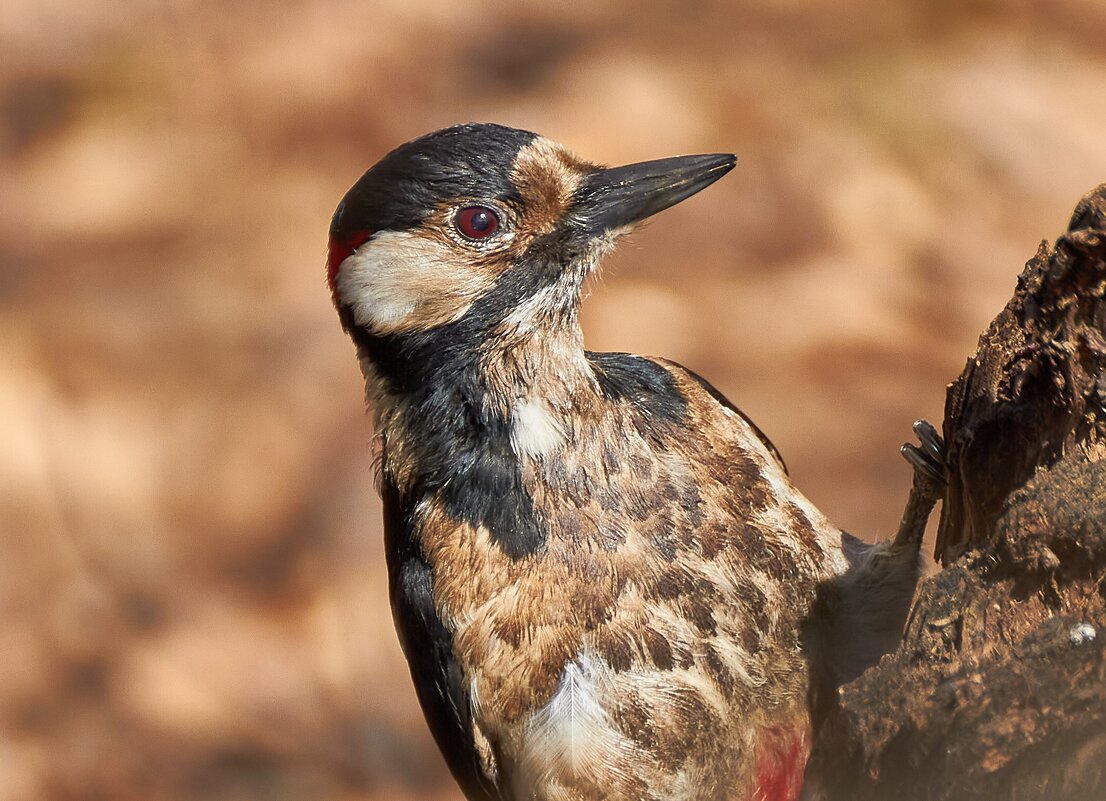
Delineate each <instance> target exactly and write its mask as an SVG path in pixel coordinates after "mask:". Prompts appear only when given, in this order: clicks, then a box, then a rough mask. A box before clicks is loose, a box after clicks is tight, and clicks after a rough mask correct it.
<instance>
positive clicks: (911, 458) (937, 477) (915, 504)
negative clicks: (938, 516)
mask: <svg viewBox="0 0 1106 801" xmlns="http://www.w3.org/2000/svg"><path fill="white" fill-rule="evenodd" d="M914 434H915V436H917V437H918V442H919V444H918V445H914V444H913V443H910V442H908V443H906V444H905V445H903V446H902V448H900V449H899V451H900V453H902V456H903V458H904V459H906V461H908V462H909V463H910V466H911V467H913V468H914V485H913V486H912V487H911V489H910V497H909V498H908V499H907V502H906V510H905V511H904V513H903V517H902V521H901V522H900V523H899V531H898V535H897V536H896V537H895V542H896V543H897V544H904V543H921V541H922V536H923V535H924V534H925V526H926V521H927V520H928V519H929V515H930V512H932V511H933V507H934V505H936V503H937V501H939V500H941V498H943V497H944V496H945V488H946V487H947V486H948V476H949V469H948V463H947V462H946V461H945V441H944V440H943V439H942V438H941V435H940V434H938V433H937V429H935V428H934V427H933V426H932V425H930V424H929V423H928V422H926V421H925V420H919V421H917V422H916V423H914Z"/></svg>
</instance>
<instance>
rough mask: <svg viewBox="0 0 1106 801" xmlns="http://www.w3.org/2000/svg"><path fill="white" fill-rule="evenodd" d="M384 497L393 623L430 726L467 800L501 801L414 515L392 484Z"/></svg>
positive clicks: (383, 490)
mask: <svg viewBox="0 0 1106 801" xmlns="http://www.w3.org/2000/svg"><path fill="white" fill-rule="evenodd" d="M381 496H382V499H383V501H384V547H385V553H386V556H387V560H388V579H389V585H390V591H391V600H392V617H393V619H394V621H395V626H396V633H397V634H398V635H399V642H400V645H401V646H402V647H403V653H404V656H406V657H407V665H408V667H409V668H410V670H411V679H412V681H413V682H414V684H415V693H416V695H417V696H418V699H419V704H420V706H422V712H423V715H424V716H425V718H426V724H427V726H428V727H429V728H430V733H431V734H433V735H434V740H435V742H436V743H437V744H438V748H439V750H441V752H442V756H443V757H445V761H446V764H447V765H448V766H449V770H450V772H451V773H452V774H453V778H454V779H455V780H456V781H457V784H459V785H460V787H461V791H462V792H463V793H464V794H465V798H467V799H469V801H496V799H498V798H499V795H498V793H497V792H496V791H495V788H494V786H493V785H492V783H491V781H490V780H489V778H488V777H487V776H486V775H485V774H484V771H483V769H482V768H481V767H480V760H479V756H478V755H477V753H476V745H475V740H474V737H473V730H472V713H471V709H470V707H469V700H468V695H467V694H466V693H465V690H464V677H463V675H462V672H461V666H460V664H459V663H458V662H457V660H456V658H455V657H454V655H453V638H452V635H451V634H450V633H449V630H448V629H446V627H445V625H443V623H442V621H441V619H440V618H439V617H438V612H437V609H436V607H435V605H434V594H433V575H432V573H431V570H430V567H429V566H428V565H427V564H426V562H425V560H424V559H423V557H422V554H421V552H420V549H419V547H418V544H417V543H416V542H415V541H414V539H413V538H412V536H411V522H412V521H411V517H410V514H411V509H410V508H409V507H408V505H407V504H405V503H404V500H403V498H402V497H401V496H400V494H399V491H398V490H397V489H396V487H395V485H394V484H392V482H391V481H389V480H388V479H387V478H385V479H384V481H383V486H382V487H381Z"/></svg>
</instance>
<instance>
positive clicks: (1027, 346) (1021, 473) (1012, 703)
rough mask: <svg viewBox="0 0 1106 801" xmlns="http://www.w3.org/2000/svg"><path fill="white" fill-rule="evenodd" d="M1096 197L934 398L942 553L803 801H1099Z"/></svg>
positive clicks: (1103, 406)
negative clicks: (938, 415) (943, 479)
mask: <svg viewBox="0 0 1106 801" xmlns="http://www.w3.org/2000/svg"><path fill="white" fill-rule="evenodd" d="M1104 292H1106V185H1103V186H1100V187H1099V188H1098V189H1096V190H1095V191H1094V192H1092V193H1091V194H1090V195H1088V196H1087V197H1086V198H1084V199H1083V200H1082V201H1081V202H1080V203H1079V205H1078V206H1077V207H1076V210H1075V213H1074V215H1073V217H1072V221H1071V224H1070V226H1069V228H1068V232H1067V233H1066V234H1064V235H1063V236H1062V237H1060V239H1059V240H1057V242H1056V244H1055V246H1054V247H1052V248H1049V247H1048V246H1047V244H1046V243H1042V245H1041V248H1040V250H1039V251H1038V252H1037V255H1036V256H1034V257H1033V258H1032V259H1031V260H1030V261H1029V263H1028V264H1027V265H1026V267H1025V270H1024V271H1023V273H1022V274H1021V276H1020V277H1019V279H1018V285H1017V289H1016V291H1015V293H1014V297H1013V298H1012V299H1011V300H1010V302H1009V303H1008V304H1007V306H1006V308H1005V309H1003V310H1002V312H1001V313H1000V314H999V315H998V317H996V318H995V320H994V321H993V322H992V323H991V325H990V327H989V328H988V330H987V331H986V332H985V333H984V334H983V335H982V336H981V337H980V340H979V346H978V348H977V350H976V353H975V355H974V356H973V357H972V358H971V359H969V360H968V363H967V365H966V366H965V368H964V371H963V373H962V374H961V375H960V377H959V378H958V379H957V380H956V381H954V382H953V383H952V384H951V385H950V386H949V389H948V395H947V399H946V405H945V420H944V436H945V440H946V442H947V443H948V451H947V459H948V464H949V471H950V475H949V483H948V489H947V493H946V496H945V498H944V504H943V506H942V513H941V523H940V528H939V531H938V538H937V548H936V556H937V558H938V560H939V561H940V562H941V564H942V565H943V569H942V570H941V571H940V572H939V573H937V574H936V575H934V576H932V577H930V578H929V579H927V580H926V581H925V582H924V583H923V585H922V587H921V588H920V590H919V594H918V597H917V599H916V601H915V606H914V609H913V611H912V613H911V618H910V621H909V623H908V625H907V630H906V634H905V637H904V641H903V644H902V646H901V647H900V648H899V649H898V650H897V651H896V652H894V653H893V654H891V655H889V656H887V657H885V658H884V659H883V661H882V662H881V663H880V664H879V665H878V666H877V667H875V668H873V669H871V670H869V671H868V672H866V673H865V674H864V675H863V676H861V677H860V678H859V679H857V680H856V681H854V682H852V683H851V684H849V685H847V686H845V687H844V688H842V689H841V690H840V692H839V695H838V699H837V702H838V703H837V706H836V708H835V709H834V710H833V712H832V713H831V714H830V716H829V719H828V720H827V722H826V724H825V726H824V727H823V728H822V729H821V731H820V733H819V738H818V740H817V742H816V744H815V750H814V754H813V756H812V758H811V763H810V766H809V768H808V784H807V793H806V797H808V798H812V799H813V798H817V799H842V801H844V799H849V801H864V800H865V799H873V800H874V799H895V800H896V801H913V800H914V799H918V800H920V799H927V801H936V800H937V799H942V800H943V799H949V800H950V801H951V800H952V799H957V801H963V800H964V799H1017V800H1018V801H1030V800H1031V799H1041V800H1042V801H1044V799H1049V801H1056V800H1057V799H1071V800H1072V801H1090V800H1092V799H1100V798H1106V651H1104V646H1106V601H1104V589H1103V585H1104V581H1103V579H1104V577H1106V573H1104V568H1106V299H1104Z"/></svg>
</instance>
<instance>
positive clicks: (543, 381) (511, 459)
mask: <svg viewBox="0 0 1106 801" xmlns="http://www.w3.org/2000/svg"><path fill="white" fill-rule="evenodd" d="M575 329H576V330H575V331H573V330H572V328H571V327H569V329H568V330H563V329H549V328H546V329H545V330H544V332H543V334H542V335H539V334H537V333H536V332H535V333H534V334H533V335H532V336H531V337H526V338H517V337H497V336H492V337H490V338H488V339H485V340H484V341H483V342H481V343H480V346H479V347H463V346H461V347H458V342H456V341H450V340H448V339H444V340H443V339H438V338H437V337H432V336H425V335H405V336H403V337H387V336H385V337H380V336H374V335H372V334H369V333H368V332H365V331H363V330H362V332H361V333H360V334H359V335H357V336H355V341H357V344H358V347H359V350H360V351H361V354H362V364H363V368H364V370H365V374H366V383H367V388H368V395H369V398H370V403H371V404H372V405H373V407H374V411H375V413H376V416H377V430H378V433H379V435H380V438H381V443H382V458H381V467H382V470H383V471H384V473H385V478H386V479H388V480H389V481H392V482H394V483H395V485H396V486H397V488H398V489H399V491H400V493H401V494H402V495H404V496H405V497H407V498H410V499H413V500H415V501H417V500H418V499H420V498H431V497H432V498H434V499H435V500H436V501H437V502H438V503H440V504H441V505H442V507H443V510H444V511H445V512H446V513H447V514H448V515H449V516H450V517H452V518H453V519H455V520H458V521H461V522H464V523H468V524H470V525H472V526H473V527H476V528H479V527H484V528H485V529H486V530H487V531H488V532H489V535H490V536H491V539H492V541H493V542H495V543H496V545H498V546H499V547H500V548H501V549H502V550H503V551H504V552H505V553H507V554H508V555H509V556H511V557H512V558H522V557H525V556H528V555H530V554H532V553H534V552H536V551H537V550H539V549H540V548H541V547H542V546H543V545H544V543H545V541H546V536H547V531H546V526H545V523H544V521H543V520H542V519H541V516H540V515H538V514H536V512H535V509H534V506H533V501H532V498H531V496H530V494H529V492H528V490H527V488H526V487H525V486H524V481H523V473H524V462H525V461H526V460H532V459H537V458H545V457H546V456H547V455H549V453H550V451H551V450H552V449H554V448H555V447H556V446H557V445H558V444H559V442H560V441H561V439H562V435H563V428H562V427H561V426H560V424H559V423H558V420H560V419H563V417H564V416H565V415H566V414H568V413H570V412H571V410H572V409H574V408H575V406H576V405H577V404H579V402H580V396H581V395H586V394H587V393H591V395H592V397H594V396H595V395H596V393H597V392H598V388H597V384H596V379H595V376H594V374H593V373H592V371H591V368H590V366H589V362H588V360H587V355H586V354H585V352H584V350H583V345H582V337H581V335H580V334H579V329H578V327H575ZM446 333H452V334H454V335H457V336H463V335H464V334H465V332H464V331H463V330H455V331H453V332H444V331H443V332H439V334H446ZM462 341H463V340H462Z"/></svg>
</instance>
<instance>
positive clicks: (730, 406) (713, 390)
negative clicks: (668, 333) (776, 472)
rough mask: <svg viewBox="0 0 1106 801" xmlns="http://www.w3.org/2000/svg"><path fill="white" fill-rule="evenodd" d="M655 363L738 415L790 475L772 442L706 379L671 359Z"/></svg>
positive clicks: (781, 456)
mask: <svg viewBox="0 0 1106 801" xmlns="http://www.w3.org/2000/svg"><path fill="white" fill-rule="evenodd" d="M655 361H657V362H658V363H660V364H663V365H665V366H667V367H669V368H670V369H675V370H679V371H680V372H681V373H683V374H684V375H686V376H687V377H688V378H690V379H692V380H694V381H695V382H696V383H698V384H699V385H700V386H701V387H702V388H703V389H705V390H706V391H707V393H708V394H709V395H710V396H711V397H712V398H714V399H715V400H716V401H718V403H719V405H721V406H723V407H725V408H727V409H729V410H730V411H731V412H733V413H734V414H736V415H738V416H739V417H740V418H741V419H742V420H744V421H745V423H746V424H747V425H748V426H749V428H750V429H752V431H753V433H754V434H756V436H757V439H759V440H760V441H761V442H763V443H764V447H766V448H767V449H768V450H770V451H771V452H772V455H773V456H775V457H776V461H778V462H779V463H780V466H781V467H783V472H784V473H787V474H788V475H790V473H789V471H788V469H787V463H786V462H784V460H783V455H782V454H781V453H780V451H779V449H778V448H777V447H776V446H775V445H774V444H773V443H772V440H770V439H768V437H767V436H766V435H765V433H764V432H763V431H761V430H760V428H759V427H758V426H757V424H756V423H754V422H753V421H752V420H750V419H749V416H748V415H747V414H745V412H743V411H741V409H739V408H737V407H736V406H735V405H734V404H733V402H732V401H731V400H730V399H729V398H727V397H726V396H725V395H723V394H722V393H721V392H719V391H718V389H717V388H716V387H715V386H714V385H713V384H711V383H710V382H709V381H707V379H705V378H703V377H702V376H701V375H699V374H698V373H696V372H695V371H693V370H689V369H687V368H686V367H684V366H683V365H682V364H679V363H677V362H674V361H672V360H671V359H656V360H655Z"/></svg>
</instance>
